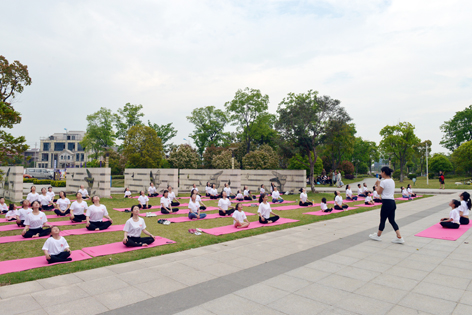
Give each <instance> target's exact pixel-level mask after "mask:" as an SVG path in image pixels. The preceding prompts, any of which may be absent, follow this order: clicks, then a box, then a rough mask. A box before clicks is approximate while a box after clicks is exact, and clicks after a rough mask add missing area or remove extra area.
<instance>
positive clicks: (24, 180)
mask: <svg viewBox="0 0 472 315" xmlns="http://www.w3.org/2000/svg"><path fill="white" fill-rule="evenodd" d="M33 182H34V178H23V183H33Z"/></svg>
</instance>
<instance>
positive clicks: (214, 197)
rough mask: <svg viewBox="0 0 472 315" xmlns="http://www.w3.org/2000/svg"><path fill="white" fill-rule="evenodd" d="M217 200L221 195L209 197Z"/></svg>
mask: <svg viewBox="0 0 472 315" xmlns="http://www.w3.org/2000/svg"><path fill="white" fill-rule="evenodd" d="M218 198H221V195H216V196H210V199H218Z"/></svg>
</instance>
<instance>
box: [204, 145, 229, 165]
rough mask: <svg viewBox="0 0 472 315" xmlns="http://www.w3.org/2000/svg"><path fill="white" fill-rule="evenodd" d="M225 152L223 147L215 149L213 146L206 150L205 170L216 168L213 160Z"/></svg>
mask: <svg viewBox="0 0 472 315" xmlns="http://www.w3.org/2000/svg"><path fill="white" fill-rule="evenodd" d="M223 151H225V148H223V147H215V146H214V145H211V146H209V147H207V148H206V149H205V153H203V167H204V168H215V167H214V166H213V158H214V157H215V156H217V155H219V154H221V153H223Z"/></svg>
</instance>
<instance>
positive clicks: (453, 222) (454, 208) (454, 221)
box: [439, 199, 461, 229]
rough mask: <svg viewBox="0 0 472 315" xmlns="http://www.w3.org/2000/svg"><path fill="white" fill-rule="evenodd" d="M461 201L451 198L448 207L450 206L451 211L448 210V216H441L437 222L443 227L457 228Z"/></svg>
mask: <svg viewBox="0 0 472 315" xmlns="http://www.w3.org/2000/svg"><path fill="white" fill-rule="evenodd" d="M460 205H461V203H460V201H459V200H455V199H453V200H451V202H449V207H451V212H449V218H442V219H441V221H440V222H439V224H441V226H442V227H443V228H445V229H458V228H459V227H460V226H461V225H460V214H459V207H460Z"/></svg>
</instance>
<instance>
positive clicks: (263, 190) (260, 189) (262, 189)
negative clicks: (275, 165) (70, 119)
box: [259, 184, 265, 194]
mask: <svg viewBox="0 0 472 315" xmlns="http://www.w3.org/2000/svg"><path fill="white" fill-rule="evenodd" d="M259 193H261V194H264V193H265V187H264V184H262V185H261V188H259Z"/></svg>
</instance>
